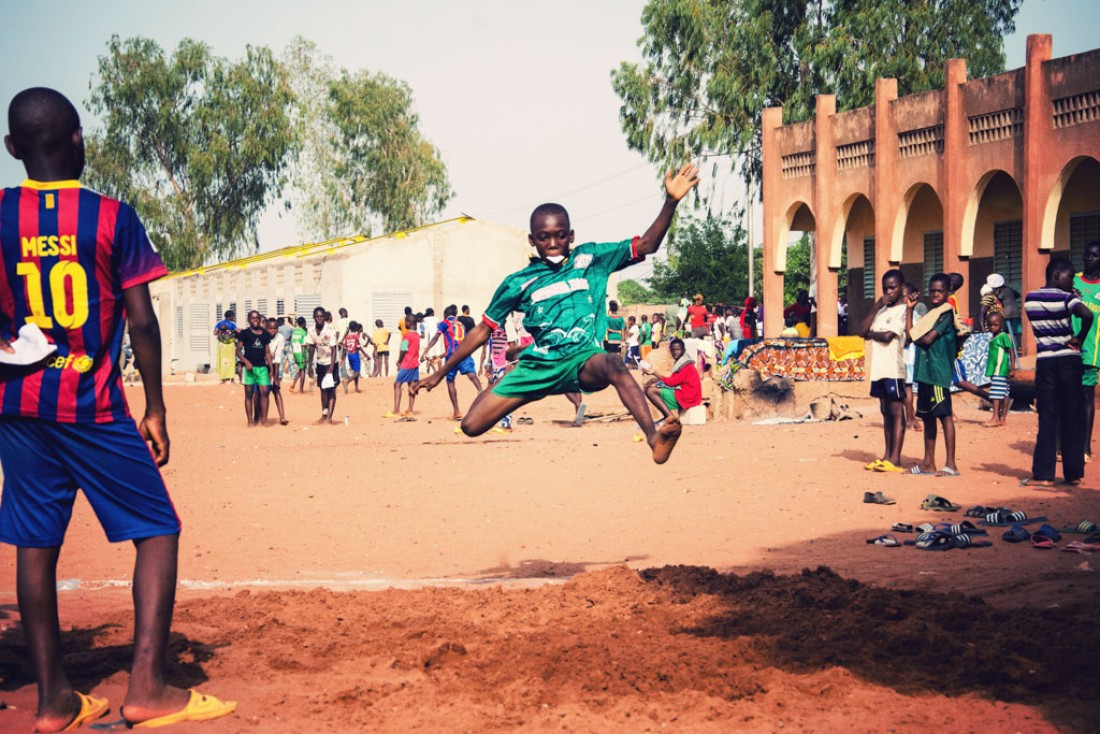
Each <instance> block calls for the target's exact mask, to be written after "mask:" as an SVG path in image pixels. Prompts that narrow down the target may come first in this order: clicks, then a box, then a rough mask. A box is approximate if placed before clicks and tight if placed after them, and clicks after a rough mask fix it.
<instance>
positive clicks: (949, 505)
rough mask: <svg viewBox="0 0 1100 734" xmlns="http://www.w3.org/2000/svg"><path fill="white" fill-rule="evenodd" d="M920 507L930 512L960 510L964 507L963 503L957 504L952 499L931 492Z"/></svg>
mask: <svg viewBox="0 0 1100 734" xmlns="http://www.w3.org/2000/svg"><path fill="white" fill-rule="evenodd" d="M920 508H921V509H922V510H928V511H930V512H958V511H959V510H961V509H962V505H956V504H955V503H954V502H952V501H951V500H949V499H947V498H946V497H940V496H939V495H938V494H930V495H928V496H927V497H925V498H924V501H923V502H921V503H920Z"/></svg>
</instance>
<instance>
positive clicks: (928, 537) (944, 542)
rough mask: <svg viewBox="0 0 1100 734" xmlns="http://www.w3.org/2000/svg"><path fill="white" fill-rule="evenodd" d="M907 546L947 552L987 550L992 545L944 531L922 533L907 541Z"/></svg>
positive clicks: (965, 534) (985, 541) (968, 536)
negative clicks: (969, 549) (953, 550)
mask: <svg viewBox="0 0 1100 734" xmlns="http://www.w3.org/2000/svg"><path fill="white" fill-rule="evenodd" d="M905 545H913V546H916V547H917V548H918V549H919V550H928V551H946V550H952V549H955V548H959V549H963V548H987V547H989V546H991V545H993V544H992V543H990V542H989V541H987V540H974V538H973V537H972V536H971V535H969V534H967V533H960V534H957V535H956V534H954V533H950V532H945V531H942V530H936V531H933V532H931V533H921V534H920V535H918V536H917V539H916V540H907V541H905Z"/></svg>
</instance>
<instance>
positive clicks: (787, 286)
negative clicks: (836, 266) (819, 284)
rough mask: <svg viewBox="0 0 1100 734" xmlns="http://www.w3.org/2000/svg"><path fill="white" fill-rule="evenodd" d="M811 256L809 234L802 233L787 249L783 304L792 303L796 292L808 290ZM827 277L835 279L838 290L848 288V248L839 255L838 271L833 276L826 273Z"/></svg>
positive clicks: (829, 272) (811, 246)
mask: <svg viewBox="0 0 1100 734" xmlns="http://www.w3.org/2000/svg"><path fill="white" fill-rule="evenodd" d="M812 256H813V245H812V242H811V238H810V234H809V233H808V232H803V233H802V236H801V237H799V238H798V241H797V242H792V243H791V244H790V245H789V246H788V247H787V270H786V272H785V273H784V274H783V304H784V305H790V304H792V303H794V301H795V297H796V296H798V292H799V291H802V290H805V291H808V290H810V258H811V257H812ZM828 277H830V278H832V277H835V278H837V286H838V288H839V289H840V290H845V289H847V287H848V248H844V250H843V251H842V252H841V254H840V270H839V271H837V272H836V273H835V274H834V272H833V271H832V270H830V271H828Z"/></svg>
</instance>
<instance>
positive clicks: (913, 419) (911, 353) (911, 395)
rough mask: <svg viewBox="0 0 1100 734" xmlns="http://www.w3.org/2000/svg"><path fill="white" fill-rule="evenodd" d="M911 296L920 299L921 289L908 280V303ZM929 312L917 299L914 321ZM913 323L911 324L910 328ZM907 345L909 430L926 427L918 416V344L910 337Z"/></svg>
mask: <svg viewBox="0 0 1100 734" xmlns="http://www.w3.org/2000/svg"><path fill="white" fill-rule="evenodd" d="M910 296H912V297H913V298H914V299H920V289H919V288H917V287H916V286H915V285H913V284H912V283H910V282H908V281H906V283H905V300H906V302H907V303H908V301H909V298H910ZM926 313H928V306H925V305H924V304H923V303H921V302H920V300H917V305H916V306H914V307H913V323H916V322H917V321H920V320H921V319H922V318H924V315H925V314H926ZM911 327H912V324H910V328H911ZM905 333H906V335H908V334H909V330H908V329H907V330H906V332H905ZM906 341H907V342H908V343H907V344H906V345H905V428H906V430H909V431H920V430H923V429H924V424H923V423H921V421H920V419H919V418H917V402H916V396H917V381H916V380H915V379H914V378H913V370H914V369H916V366H917V345H916V344H914V343H913V342H912V341H909V339H906Z"/></svg>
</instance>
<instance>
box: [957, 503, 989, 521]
mask: <svg viewBox="0 0 1100 734" xmlns="http://www.w3.org/2000/svg"><path fill="white" fill-rule="evenodd" d="M991 512H996V510H995V509H994V508H992V507H982V506H981V505H975V506H973V507H971V508H970V509H969V510H967V511H966V512H964V513H963V517H974V518H979V519H980V518H983V517H985V516H986V515H988V514H989V513H991Z"/></svg>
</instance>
